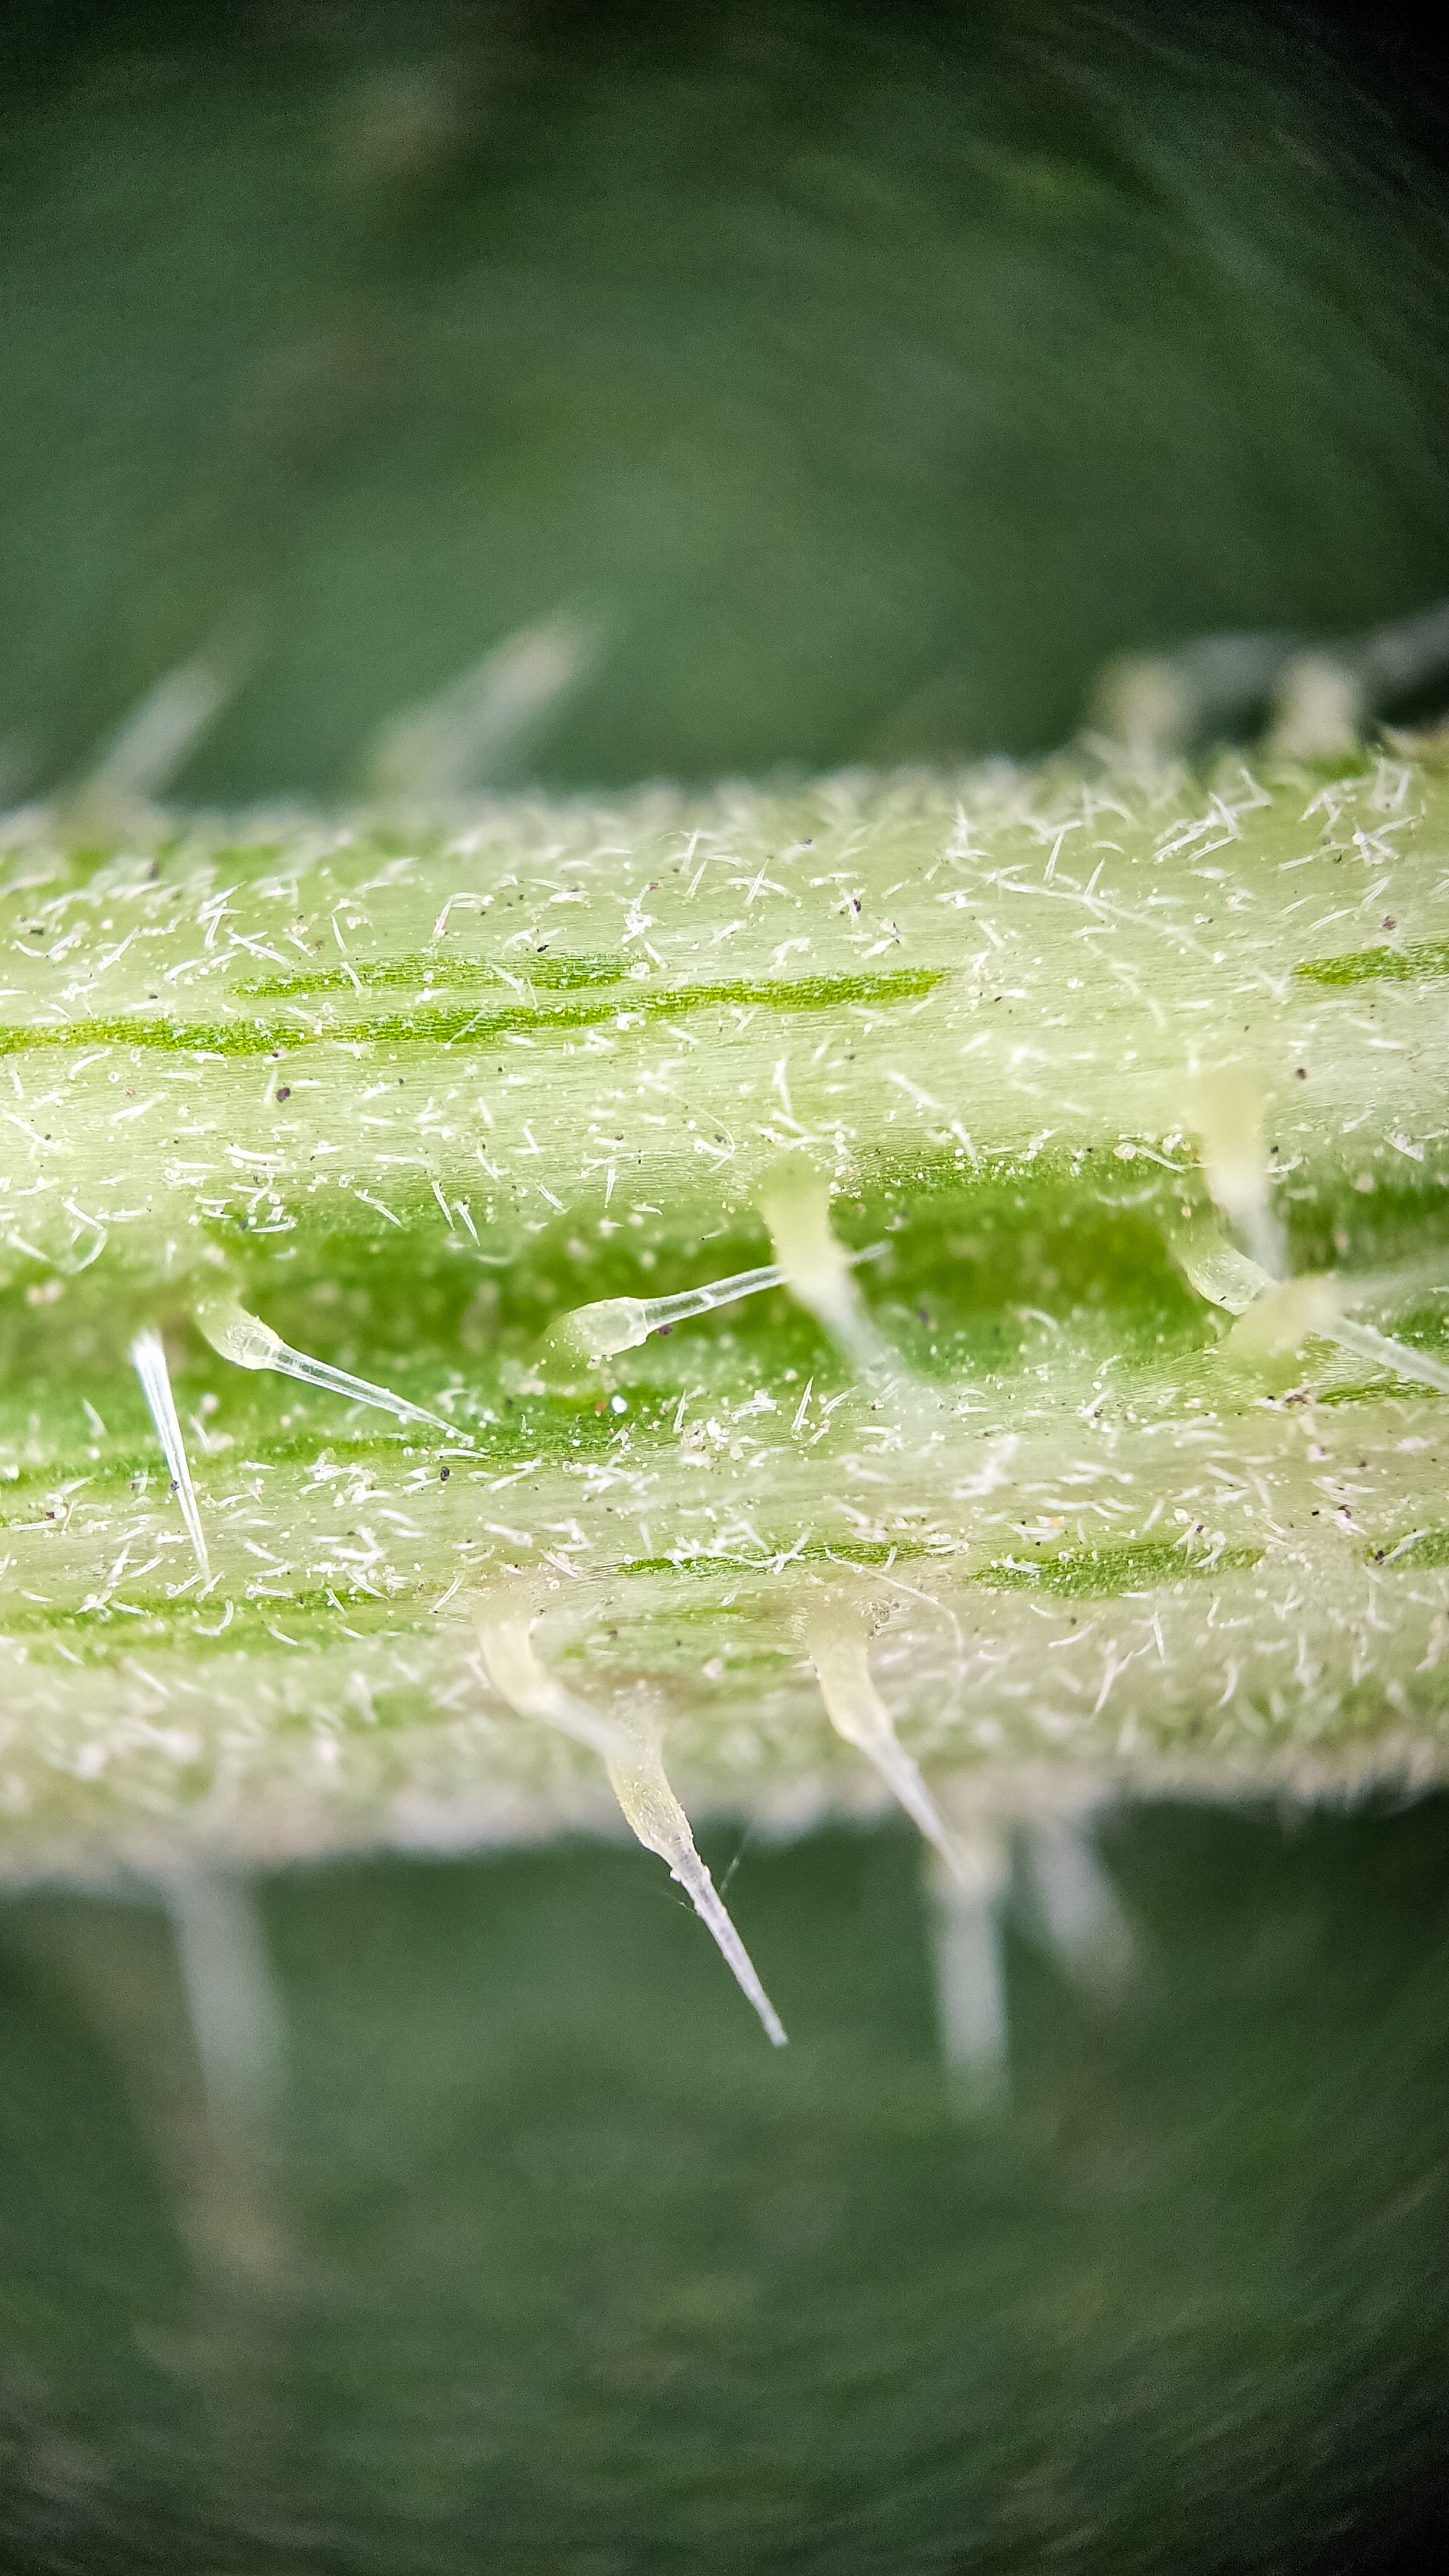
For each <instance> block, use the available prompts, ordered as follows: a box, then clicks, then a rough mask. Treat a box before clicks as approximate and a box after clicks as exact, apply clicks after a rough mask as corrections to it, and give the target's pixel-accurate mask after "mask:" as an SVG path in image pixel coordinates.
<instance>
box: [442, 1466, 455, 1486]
mask: <svg viewBox="0 0 1449 2576" xmlns="http://www.w3.org/2000/svg"><path fill="white" fill-rule="evenodd" d="M452 1472H453V1470H452V1468H451V1467H440V1468H439V1469H438V1482H439V1484H440V1485H446V1483H447V1481H448V1478H449V1477H450V1476H451V1474H452Z"/></svg>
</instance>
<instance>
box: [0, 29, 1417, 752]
mask: <svg viewBox="0 0 1449 2576" xmlns="http://www.w3.org/2000/svg"><path fill="white" fill-rule="evenodd" d="M1391 36H1392V13H1390V14H1389V16H1387V17H1385V16H1383V15H1381V14H1380V13H1369V12H1365V11H1359V12H1357V13H1356V16H1350V17H1348V18H1347V19H1346V20H1345V21H1343V22H1342V23H1340V22H1338V21H1335V20H1334V19H1332V18H1326V17H1323V16H1322V15H1318V16H1315V15H1314V14H1313V13H1312V12H1304V11H1299V12H1297V13H1293V12H1287V11H1274V10H1271V9H1266V8H1260V9H1257V10H1253V9H1250V8H1247V7H1218V8H1204V7H1181V8H1174V9H1170V10H1167V9H1160V8H1154V7H1150V6H1147V5H1144V0H1121V5H1118V6H1116V7H1113V8H1105V7H1082V6H1070V5H1068V6H1063V5H1060V0H1000V5H998V4H997V0H984V5H978V6H956V7H951V6H934V7H933V6H927V5H922V0H894V5H891V6H884V5H880V0H853V5H852V0H834V5H829V4H828V0H785V5H772V0H721V5H719V6H715V7H703V6H678V5H675V6H672V7H671V6H664V5H659V6H653V7H651V6H648V5H636V6H633V7H629V8H622V7H619V6H617V5H609V0H596V5H594V6H592V7H589V6H575V7H568V6H560V5H558V0H496V5H481V6H480V5H469V0H416V5H410V6H383V5H378V0H352V5H347V0H337V5H332V6H320V5H315V4H314V5H309V0H301V5H299V6H295V7H291V8H284V7H281V6H276V5H273V6H266V7H258V6H255V5H251V6H248V5H241V6H238V7H234V8H230V9H227V10H218V9H215V8H211V7H205V6H199V7H198V6H192V7H185V6H170V7H166V6H152V7H150V8H140V7H136V6H134V5H125V4H124V0H111V5H110V6H108V7H104V8H92V9H90V10H83V9H77V8H75V7H70V8H67V7H64V6H58V5H56V0H50V5H39V4H38V0H30V5H26V0H12V5H11V7H10V8H9V10H7V12H6V13H5V19H4V29H3V33H0V102H3V103H0V141H3V149H0V296H3V353H4V364H3V368H0V458H3V471H0V561H3V565H4V590H3V598H4V610H5V614H4V618H3V621H0V738H8V743H9V765H10V769H11V773H12V781H13V792H14V793H16V794H19V793H21V792H26V791H28V790H30V789H32V788H35V787H38V786H44V785H45V784H47V783H49V782H51V781H53V780H54V779H56V778H57V777H64V776H65V775H66V774H67V773H68V772H70V771H71V770H73V769H74V767H75V766H76V765H77V764H78V763H81V762H83V761H84V759H85V757H86V755H87V753H88V752H89V751H90V750H91V749H92V748H93V747H94V745H95V743H96V742H97V740H98V738H99V737H100V736H101V735H102V734H103V733H104V732H105V731H106V729H107V728H108V727H109V726H110V725H112V724H114V723H115V722H116V721H117V720H118V719H119V718H120V717H121V716H122V714H123V713H124V712H125V710H126V709H127V708H128V706H130V705H131V704H133V703H134V702H135V700H136V699H137V698H138V697H139V696H140V695H141V694H142V692H143V691H145V690H146V689H147V688H149V687H150V686H151V685H152V684H153V683H154V682H155V681H156V680H157V679H158V678H159V677H160V676H161V674H162V673H163V672H164V671H165V670H166V669H167V668H168V667H170V666H171V665H173V664H175V663H177V662H179V661H181V660H183V659H184V658H185V657H187V656H188V655H190V654H192V653H194V652H195V651H196V650H197V649H198V648H199V647H203V646H206V645H207V644H209V643H211V642H213V641H214V640H219V641H221V642H222V643H223V645H224V646H225V647H226V649H228V650H231V651H234V652H235V654H236V656H237V660H238V667H239V669H240V670H241V671H242V674H243V676H242V684H241V686H240V689H239V691H238V694H237V696H236V697H235V699H234V701H233V703H232V704H231V706H230V708H229V709H228V711H227V712H226V713H225V714H224V715H223V717H222V718H221V720H220V722H219V723H218V725H217V727H216V728H215V730H214V732H213V733H212V735H211V736H210V737H209V739H208V740H207V742H206V744H205V745H204V746H203V747H202V749H201V750H200V752H199V753H198V755H197V757H196V758H195V760H194V761H193V763H192V765H191V766H190V768H189V769H188V770H187V771H186V773H185V775H184V777H183V779H182V781H181V786H182V789H183V791H184V792H185V793H186V794H188V795H191V796H195V797H203V798H212V799H215V798H223V799H237V798H249V797H257V796H265V795H271V794H273V793H275V792H277V791H279V790H285V789H291V788H302V789H306V790H308V791H313V792H316V793H319V794H328V795H336V794H338V793H340V792H343V791H344V790H346V789H347V788H348V787H349V786H354V785H355V784H356V783H357V781H358V779H359V777H360V776H361V775H362V774H363V771H364V769H365V765H366V759H367V747H368V744H369V742H370V740H371V739H372V738H373V736H374V735H375V733H376V731H377V728H378V727H379V726H380V725H382V724H384V723H385V722H386V721H387V720H388V718H389V717H391V716H392V715H394V714H395V713H396V712H397V710H398V709H399V708H400V707H403V706H405V705H407V704H409V703H410V702H412V701H414V700H416V699H418V698H420V697H426V696H427V695H428V694H430V693H431V692H433V691H435V690H436V689H438V688H439V687H440V686H442V685H444V684H445V683H446V682H447V681H449V680H450V679H451V678H452V677H453V676H454V675H455V674H457V673H458V672H459V671H460V670H462V669H464V668H466V667H467V666H469V665H471V664H473V663H475V662H476V661H477V660H478V659H479V657H480V656H482V655H483V654H485V653H486V652H487V651H488V650H489V649H490V648H492V647H494V646H497V645H498V644H500V643H501V642H502V641H503V640H504V639H506V638H508V637H510V636H516V635H517V634H518V633H519V632H520V631H527V630H529V629H531V628H532V627H533V626H534V625H536V624H537V623H538V622H539V621H540V620H549V619H556V618H560V617H562V618H565V619H569V620H572V621H574V624H575V627H576V629H577V632H578V634H579V636H580V637H581V638H584V639H586V641H587V647H588V650H587V653H586V655H585V656H584V659H583V666H582V667H581V668H580V669H579V671H578V673H577V676H576V678H575V680H574V684H573V685H572V687H570V688H566V689H564V690H563V691H561V693H560V694H559V695H558V697H557V698H556V700H555V701H554V702H553V703H552V704H551V706H550V707H548V708H547V709H546V710H545V711H544V712H543V713H542V715H541V716H540V719H539V721H538V723H537V724H536V725H535V726H534V727H533V728H532V729H531V731H528V732H526V733H525V735H524V736H523V737H522V738H521V739H519V740H517V741H516V742H515V743H514V744H513V745H512V746H511V749H510V753H509V763H510V764H511V766H508V767H507V774H509V775H512V774H518V775H522V776H537V777H539V778H541V779H543V780H544V781H545V782H546V783H548V784H550V785H554V786H592V785H596V784H605V785H610V786H619V785H625V784H629V783H631V782H634V781H636V780H638V779H641V778H645V777H653V776H658V775H662V774H663V775H671V776H684V777H688V778H691V779H705V778H712V777H716V776H718V775H720V774H722V773H728V774H741V773H743V774H749V775H759V774H762V773H764V772H767V771H769V770H771V769H773V768H775V767H776V766H777V765H779V764H782V763H785V764H796V765H801V766H804V767H807V768H818V767H821V766H828V765H831V764H837V763H840V762H842V761H855V760H871V761H888V760H896V759H917V758H928V759H929V758H937V757H954V756H957V755H959V754H960V753H961V752H963V751H967V752H983V751H986V752H989V751H996V750H1010V751H1029V750H1037V749H1042V748H1045V747H1048V746H1050V745H1052V744H1054V743H1055V742H1057V741H1059V740H1061V739H1062V738H1064V736H1065V735H1066V733H1067V732H1068V731H1069V730H1070V728H1071V726H1072V725H1073V723H1074V722H1075V721H1076V718H1077V716H1078V714H1079V711H1080V707H1081V703H1082V697H1083V692H1084V689H1085V687H1086V685H1087V682H1088V680H1089V678H1090V675H1091V673H1092V671H1093V670H1094V668H1095V667H1096V666H1097V665H1098V664H1099V663H1100V662H1101V660H1102V658H1103V657H1104V656H1105V655H1107V654H1109V653H1111V652H1114V651H1116V650H1118V649H1120V648H1122V647H1124V646H1131V647H1134V648H1136V647H1142V646H1146V645H1156V644H1170V643H1172V642H1174V641H1177V640H1179V639H1181V638H1183V637H1185V636H1191V635H1193V634H1197V633H1201V632H1204V631H1206V630H1209V629H1213V628H1219V627H1254V626H1260V627H1261V626H1267V627H1280V626H1283V627H1302V628H1304V629H1306V630H1308V631H1309V632H1328V633H1332V632H1335V631H1338V630H1340V629H1342V628H1344V627H1349V626H1354V625H1357V624H1360V623H1363V622H1367V621H1372V620H1376V619H1379V618H1383V617H1388V616H1394V615H1398V614H1401V613H1403V612H1404V611H1406V610H1410V609H1412V608H1414V607H1416V606H1418V605H1420V604H1422V603H1423V602H1424V601H1426V600H1429V599H1432V598H1433V597H1435V596H1436V595H1437V594H1439V593H1442V592H1443V591H1444V590H1445V589H1449V497H1446V494H1449V486H1446V477H1445V472H1444V466H1445V452H1446V439H1449V401H1446V395H1449V369H1446V345H1445V335H1444V331H1443V328H1442V324H1441V310H1440V307H1441V298H1442V288H1443V279H1444V249H1445V232H1444V206H1443V202H1442V198H1441V196H1440V195H1439V194H1438V193H1437V192H1436V187H1435V185H1434V184H1433V183H1432V181H1431V177H1430V171H1429V151H1428V147H1429V145H1430V144H1431V143H1432V141H1433V132H1432V124H1431V119H1432V113H1433V99H1434V95H1435V92H1434V87H1433V82H1432V80H1431V78H1430V77H1429V74H1430V71H1431V69H1432V65H1431V64H1430V63H1429V62H1427V61H1416V59H1415V58H1414V57H1413V56H1412V55H1409V56H1407V57H1406V56H1405V55H1404V54H1403V53H1402V51H1395V49H1394V45H1393V43H1392V41H1391Z"/></svg>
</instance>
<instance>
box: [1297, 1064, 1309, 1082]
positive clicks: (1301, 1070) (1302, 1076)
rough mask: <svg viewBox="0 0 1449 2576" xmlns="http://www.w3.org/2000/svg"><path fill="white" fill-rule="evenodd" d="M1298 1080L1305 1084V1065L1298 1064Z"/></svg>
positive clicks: (1306, 1072) (1306, 1070) (1306, 1073)
mask: <svg viewBox="0 0 1449 2576" xmlns="http://www.w3.org/2000/svg"><path fill="white" fill-rule="evenodd" d="M1298 1079H1299V1081H1300V1082H1306V1081H1307V1080H1308V1067H1307V1065H1306V1064H1300V1066H1299V1067H1298Z"/></svg>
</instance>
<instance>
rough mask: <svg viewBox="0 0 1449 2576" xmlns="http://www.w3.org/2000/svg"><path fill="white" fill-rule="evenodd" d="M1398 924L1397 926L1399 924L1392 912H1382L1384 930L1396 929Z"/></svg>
mask: <svg viewBox="0 0 1449 2576" xmlns="http://www.w3.org/2000/svg"><path fill="white" fill-rule="evenodd" d="M1398 926H1399V925H1398V923H1397V922H1396V921H1395V919H1394V916H1393V914H1392V913H1391V912H1386V913H1385V914H1384V928H1385V930H1397V929H1398Z"/></svg>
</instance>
